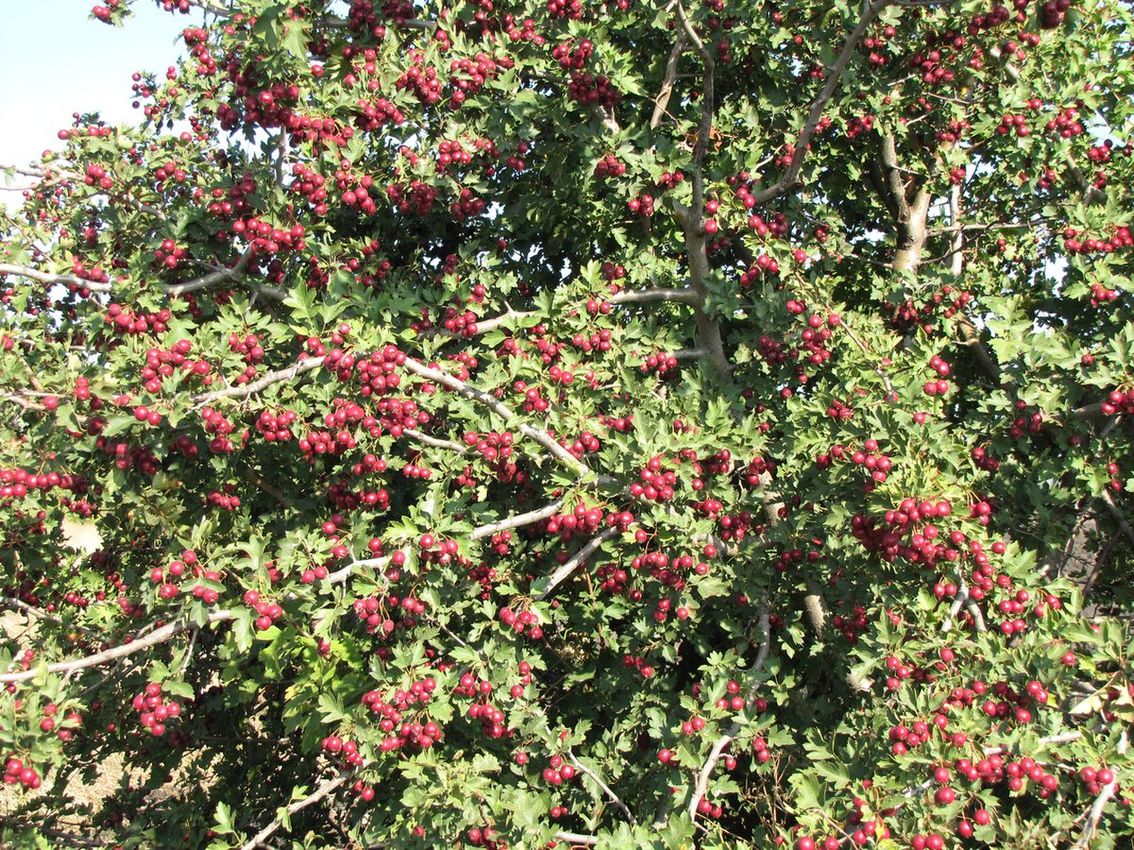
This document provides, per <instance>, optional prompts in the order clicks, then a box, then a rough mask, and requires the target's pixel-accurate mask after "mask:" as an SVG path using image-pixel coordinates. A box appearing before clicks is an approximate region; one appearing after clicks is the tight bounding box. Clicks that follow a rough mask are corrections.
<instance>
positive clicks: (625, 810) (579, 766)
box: [567, 749, 638, 826]
mask: <svg viewBox="0 0 1134 850" xmlns="http://www.w3.org/2000/svg"><path fill="white" fill-rule="evenodd" d="M567 760H568V761H569V762H570V763H571V764H572V766H574V768H575V769H576V770H578V771H579V772H580V773H585V774H586V775H587V776H589V777H590V778H591V779H592V780H594V783H595V785H597V786H598V787H599V788H601V789H602V792H603V793H604V794H606V797H607V799H608V800H610V802H612V803H614V805H616V806H618V808H619V809H621V811H622V814H624V815H625V816H626V820H628V821H630V823H631V824H633V825H635V826H637V824H638V820H637V818H635V817H634V813H633V812H631V811H630V809H629V807H628V806H627V805H626V804H625V803H624V802H622V800H621V799H620V798H619V796H618V795H617V794H615V793H614V792H613V791H612V790H610V786H609V785H607V784H606V783H605V782H603V781H602V777H601V776H599V775H598V773H596V772H595V771H593V770H591V769H590V768H589V767H587V766H586V765H585V764H583V763H582V762H581V761H579V760H578V759H577V758H576V757H575V754H574V753H573V752H571V750H570V749H568V750H567Z"/></svg>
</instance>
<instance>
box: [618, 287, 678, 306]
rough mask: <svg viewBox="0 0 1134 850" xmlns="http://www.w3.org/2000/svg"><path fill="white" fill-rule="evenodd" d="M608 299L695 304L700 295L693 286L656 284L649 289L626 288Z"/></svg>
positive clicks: (624, 302) (621, 302) (624, 301)
mask: <svg viewBox="0 0 1134 850" xmlns="http://www.w3.org/2000/svg"><path fill="white" fill-rule="evenodd" d="M606 300H607V301H609V302H610V303H611V304H647V303H650V302H652V301H676V302H678V303H680V304H695V303H697V301H698V296H697V290H696V289H695V288H694V287H692V286H682V287H678V288H667V287H663V286H656V287H649V288H647V289H624V290H622V291H621V292H616V293H615V294H614V295H612V296H610V297H609V298H608V299H606Z"/></svg>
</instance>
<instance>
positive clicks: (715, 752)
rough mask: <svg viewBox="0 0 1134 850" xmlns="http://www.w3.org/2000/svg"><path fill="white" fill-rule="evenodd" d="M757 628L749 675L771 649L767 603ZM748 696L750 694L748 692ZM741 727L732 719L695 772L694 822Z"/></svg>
mask: <svg viewBox="0 0 1134 850" xmlns="http://www.w3.org/2000/svg"><path fill="white" fill-rule="evenodd" d="M759 629H760V635H761V643H760V650H759V652H758V653H757V654H756V660H755V661H754V662H753V663H752V666H751V667H750V668H749V671H748V672H749V675H751V674H753V673H757V672H759V671H760V670H761V669H762V668H763V666H764V664H765V662H766V661H767V660H768V652H769V651H770V650H771V646H772V628H771V618H770V615H769V614H768V605H767V603H766V602H764V603H762V604H761V606H760V615H759ZM750 696H752V695H751V694H750ZM741 728H742V727H741V724H740V722H739V721H733V723H732V725H731V726H729V727H728V730H727V731H725V733H724V734H723V735H721V736H720V737H719V738H717V740H716V741H715V742H713V746H712V748H711V749H710V750H709V755H708V757H707V758H706V759H705V763H704V764H703V765H701V769H700V770H699V771H698V772H697V780H696V783H695V784H694V786H693V792H692V794H691V795H690V797H689V805H688V807H687V809H686V811H688V813H689V818H690V819H691V820H692V821H694V822H696V820H697V810H698V808H699V807H700V805H701V800H703V799H704V798H705V794H706V792H707V791H708V790H709V779H710V778H711V777H712V775H713V769H714V768H715V767H716V766H717V762H718V761H720V759H721V755H722V754H723V753H724V751H725V748H726V747H728V745H729V744H731V743H732V742H733V740H735V738H736V736H737V735H739V734H740V730H741Z"/></svg>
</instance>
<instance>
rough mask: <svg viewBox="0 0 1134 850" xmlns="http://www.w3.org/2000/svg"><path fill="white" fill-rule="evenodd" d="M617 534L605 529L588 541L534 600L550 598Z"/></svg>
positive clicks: (615, 530)
mask: <svg viewBox="0 0 1134 850" xmlns="http://www.w3.org/2000/svg"><path fill="white" fill-rule="evenodd" d="M616 534H618V529H617V528H613V527H611V528H604V529H603V530H602V531H600V532H599V533H598V534H596V535H595V536H594V537H592V538H591V539H590V540H589V541H587V545H586V546H584V547H583V548H582V549H580V550H579V551H578V552H576V553H575V554H574V556H573V557H572V558H571V560H569V561H568V562H567V563H565V564H564V565H563V566H561V567H559V569H557V570H556V571H555V572H553V573H552V574H551V578H550V579H548V582H547V587H545V588H544V589H543V591H542V592H540V593H537V594H536V595H535V597H534V598H535V599H541V600H542V599H546V598H547V597H548V596H550V595H551V594H552V593H553V592H554V590H555V588H557V587H558V586H559V585H560V584H562V583H563V582H564V581H566V580H567V578H568V576H570V575H571V573H573V572H575V570H577V569H578V568H579V567H580V566H582V565H583V564H585V563H586V562H587V561H588V560H589V559H590V557H591V555H593V554H594V553H595V552H596V551H597V550H598V548H599V547H600V546H602V544H603V543H605V542H606V541H607V540H609V539H610V538H612V537H614V536H615V535H616Z"/></svg>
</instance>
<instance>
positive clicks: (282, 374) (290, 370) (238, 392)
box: [193, 357, 323, 405]
mask: <svg viewBox="0 0 1134 850" xmlns="http://www.w3.org/2000/svg"><path fill="white" fill-rule="evenodd" d="M322 365H323V358H322V357H309V358H307V359H306V360H300V361H299V362H298V363H296V364H294V365H292V366H288V367H287V368H286V369H279V370H277V371H275V372H268V373H267V374H266V375H262V376H260V377H259V378H257V379H256V380H255V381H251V382H250V383H247V384H242V385H240V386H236V387H227V388H225V389H223V390H213V391H212V392H209V393H201V394H200V395H195V396H193V403H194V404H197V405H202V404H210V403H212V402H214V401H217V400H219V399H222V398H248V396H250V395H255V394H256V393H258V392H260V390H263V389H267V388H268V387H270V386H272V384H279V383H282V382H284V381H290V380H292V379H293V378H296V377H298V376H299V375H303V374H306V373H307V372H310V371H311V370H312V369H318V368H319V367H320V366H322Z"/></svg>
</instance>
